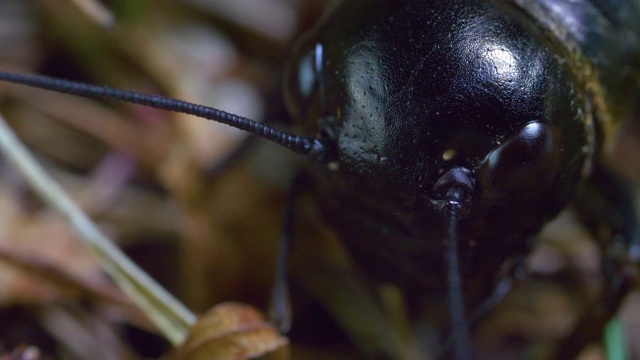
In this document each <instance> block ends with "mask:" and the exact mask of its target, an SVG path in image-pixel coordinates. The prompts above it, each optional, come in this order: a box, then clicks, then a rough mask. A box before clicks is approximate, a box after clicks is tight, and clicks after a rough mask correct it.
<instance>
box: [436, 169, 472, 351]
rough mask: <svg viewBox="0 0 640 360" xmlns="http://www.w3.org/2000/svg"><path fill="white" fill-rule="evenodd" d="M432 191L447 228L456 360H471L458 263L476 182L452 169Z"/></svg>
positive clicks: (466, 171) (452, 332)
mask: <svg viewBox="0 0 640 360" xmlns="http://www.w3.org/2000/svg"><path fill="white" fill-rule="evenodd" d="M433 190H434V191H435V192H436V193H437V194H439V196H438V198H439V200H440V205H441V207H440V211H441V213H442V215H443V217H444V220H445V228H446V229H447V235H446V239H447V248H446V250H445V258H446V259H447V260H446V262H447V287H448V303H449V316H450V318H451V337H452V345H453V346H454V349H453V353H454V359H456V360H470V359H471V346H470V340H469V327H468V325H467V320H466V316H465V308H464V297H463V296H462V278H461V276H460V264H459V260H458V221H459V220H460V218H461V217H462V216H463V215H464V213H465V212H466V211H467V210H468V203H469V200H470V196H471V194H472V193H473V181H472V180H471V177H470V173H469V171H468V170H467V169H465V168H453V169H451V170H449V171H447V172H446V173H445V174H444V175H442V176H441V177H440V178H439V179H438V181H436V184H435V185H434V186H433Z"/></svg>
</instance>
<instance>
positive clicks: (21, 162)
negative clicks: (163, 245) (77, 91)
mask: <svg viewBox="0 0 640 360" xmlns="http://www.w3.org/2000/svg"><path fill="white" fill-rule="evenodd" d="M0 151H1V152H2V153H3V154H4V156H5V157H6V158H7V160H9V162H11V164H12V165H13V166H14V167H15V168H16V169H17V170H18V171H19V172H20V173H21V174H22V176H24V178H25V179H26V180H27V182H28V183H29V184H30V185H31V186H32V187H33V188H34V189H35V191H36V192H37V193H38V194H39V195H40V196H41V197H42V199H43V200H44V201H45V202H46V203H48V204H49V206H51V207H53V208H54V209H56V210H57V211H59V212H60V213H61V214H62V215H63V216H64V217H65V218H66V219H67V221H68V222H69V224H70V225H71V227H72V228H73V229H74V230H75V231H76V232H77V234H78V236H79V238H80V239H81V240H82V242H83V243H84V244H85V245H86V246H87V247H88V248H89V249H90V250H91V251H92V252H93V253H94V254H95V255H96V256H97V257H98V259H99V260H100V261H101V263H102V265H103V267H104V269H105V270H106V271H107V272H108V273H109V274H110V275H111V277H112V278H113V280H114V281H115V282H116V284H117V285H118V286H119V287H120V288H121V289H122V290H123V291H124V292H125V293H126V294H127V295H129V296H130V297H131V298H132V299H133V301H134V302H136V303H137V304H138V306H140V308H141V309H142V310H143V311H144V312H145V313H146V314H147V316H148V317H149V318H150V319H151V321H152V322H153V323H154V324H155V325H156V326H157V327H158V329H159V330H160V331H161V332H162V333H163V334H164V336H165V337H166V338H167V339H168V340H169V341H171V342H172V343H173V344H174V345H178V344H180V343H182V341H183V340H184V338H185V337H186V334H187V332H188V331H189V329H190V328H191V325H193V323H194V322H195V320H196V317H195V315H194V314H193V313H191V312H190V311H189V310H188V309H187V308H186V307H185V306H184V305H182V304H181V303H180V302H179V301H178V300H177V299H175V298H174V297H173V296H172V295H171V294H169V293H168V292H167V291H166V290H165V289H164V288H162V287H161V286H160V285H159V284H158V283H157V282H156V281H155V280H153V279H152V278H151V277H150V276H149V275H148V274H147V273H145V272H144V271H143V270H142V269H140V268H139V267H138V266H137V265H136V264H134V263H133V262H132V261H131V260H130V259H129V258H128V257H127V256H126V255H125V254H124V253H122V251H120V249H118V248H117V247H116V246H115V245H114V244H113V242H112V241H111V240H110V239H109V238H108V237H107V236H106V235H104V234H103V233H102V232H101V231H100V229H98V227H97V226H96V225H95V224H94V223H93V222H92V221H91V219H89V217H88V216H87V215H86V214H85V213H84V212H82V210H80V208H79V207H78V206H77V205H76V204H75V203H74V202H73V200H71V198H70V197H69V195H67V194H66V193H65V192H64V190H62V188H61V187H60V185H59V184H58V183H57V182H55V181H54V180H53V179H52V178H51V177H50V176H49V175H48V174H47V173H46V172H45V171H44V169H43V168H42V167H41V166H40V165H39V164H38V163H37V162H36V160H35V159H34V158H33V156H32V155H31V154H30V153H29V151H28V150H27V149H26V147H25V146H24V145H23V144H22V143H21V142H20V140H18V138H17V137H16V135H15V134H14V132H13V131H12V130H11V129H10V128H9V126H8V125H7V123H6V121H5V120H4V118H3V117H2V115H0Z"/></svg>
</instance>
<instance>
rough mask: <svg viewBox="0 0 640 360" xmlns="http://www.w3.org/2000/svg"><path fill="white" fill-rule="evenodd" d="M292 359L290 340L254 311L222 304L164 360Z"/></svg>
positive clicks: (249, 307) (229, 303)
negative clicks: (289, 347)
mask: <svg viewBox="0 0 640 360" xmlns="http://www.w3.org/2000/svg"><path fill="white" fill-rule="evenodd" d="M258 358H259V359H270V360H283V359H288V358H289V352H288V340H287V338H285V337H283V336H282V335H280V333H279V332H278V331H277V330H276V329H275V328H274V327H273V325H271V324H270V323H269V322H267V321H265V319H264V316H263V315H262V314H261V313H260V312H259V311H258V310H256V309H255V308H253V307H251V306H248V305H244V304H240V303H231V302H227V303H222V304H220V305H217V306H215V307H214V308H212V309H211V310H209V312H207V313H205V314H204V315H203V316H201V317H200V319H199V321H198V322H197V323H196V324H195V325H194V326H193V328H192V329H191V332H190V333H189V335H188V337H187V340H186V341H185V343H184V344H183V345H182V346H180V347H179V348H178V349H176V350H175V351H173V352H172V353H171V354H169V355H168V356H166V357H165V360H173V359H188V360H198V359H203V360H204V359H207V360H210V359H215V360H244V359H258Z"/></svg>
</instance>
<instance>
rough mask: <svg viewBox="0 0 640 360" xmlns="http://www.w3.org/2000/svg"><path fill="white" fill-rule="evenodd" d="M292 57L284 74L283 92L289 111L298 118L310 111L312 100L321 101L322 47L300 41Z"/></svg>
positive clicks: (318, 44)
mask: <svg viewBox="0 0 640 360" xmlns="http://www.w3.org/2000/svg"><path fill="white" fill-rule="evenodd" d="M292 58H293V60H292V62H291V63H289V66H288V67H287V71H286V74H285V76H286V79H285V89H284V93H285V98H286V103H287V109H288V110H289V113H290V114H291V115H292V116H293V117H294V118H297V119H300V118H301V117H304V116H305V114H307V113H309V112H310V111H311V107H312V106H313V105H314V102H319V103H323V99H322V98H321V97H322V94H321V92H320V89H321V86H320V78H321V75H322V70H323V61H324V48H323V46H322V44H320V43H310V44H307V43H302V44H301V45H300V46H299V47H298V48H297V49H296V51H295V53H294V56H293V57H292ZM318 97H320V98H318Z"/></svg>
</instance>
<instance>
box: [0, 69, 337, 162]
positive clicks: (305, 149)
mask: <svg viewBox="0 0 640 360" xmlns="http://www.w3.org/2000/svg"><path fill="white" fill-rule="evenodd" d="M0 80H4V81H8V82H12V83H16V84H22V85H27V86H32V87H36V88H40V89H45V90H51V91H57V92H61V93H67V94H72V95H77V96H82V97H90V98H108V99H115V100H122V101H126V102H129V103H133V104H140V105H145V106H149V107H152V108H156V109H163V110H169V111H174V112H179V113H184V114H189V115H194V116H197V117H201V118H204V119H208V120H213V121H216V122H219V123H223V124H226V125H229V126H232V127H234V128H237V129H240V130H244V131H247V132H249V133H251V134H254V135H257V136H260V137H261V138H264V139H267V140H269V141H272V142H274V143H276V144H279V145H282V146H284V147H286V148H288V149H289V150H291V151H293V152H295V153H297V154H300V155H305V156H306V157H307V158H309V159H311V160H314V161H318V162H323V161H328V159H327V157H328V154H329V151H328V150H327V147H328V146H327V145H326V143H325V142H323V141H322V140H321V139H317V138H315V137H310V138H306V137H302V136H298V135H294V134H290V133H287V132H285V131H282V130H279V129H276V128H274V127H272V126H269V125H265V124H262V123H259V122H257V121H254V120H251V119H247V118H245V117H242V116H238V115H234V114H231V113H228V112H225V111H222V110H219V109H216V108H212V107H209V106H204V105H198V104H194V103H190V102H186V101H182V100H177V99H172V98H167V97H164V96H159V95H148V94H141V93H137V92H133V91H127V90H121V89H114V88H110V87H107V86H99V85H91V84H86V83H81V82H76V81H70V80H64V79H57V78H52V77H48V76H41V75H24V74H15V73H9V72H4V71H0Z"/></svg>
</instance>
